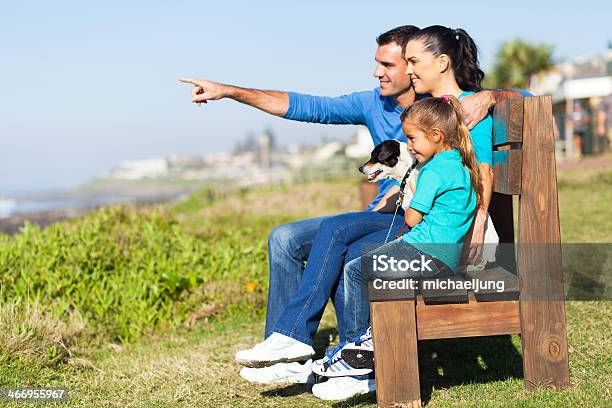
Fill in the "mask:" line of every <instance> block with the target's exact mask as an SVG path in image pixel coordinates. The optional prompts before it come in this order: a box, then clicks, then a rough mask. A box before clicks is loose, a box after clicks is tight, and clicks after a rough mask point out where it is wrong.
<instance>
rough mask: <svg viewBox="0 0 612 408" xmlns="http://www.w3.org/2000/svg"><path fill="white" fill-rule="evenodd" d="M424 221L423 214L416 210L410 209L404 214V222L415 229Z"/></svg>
mask: <svg viewBox="0 0 612 408" xmlns="http://www.w3.org/2000/svg"><path fill="white" fill-rule="evenodd" d="M422 220H423V213H422V212H420V211H417V210H415V209H414V208H411V207H408V208H407V209H406V212H405V213H404V222H405V223H406V224H408V225H409V226H410V228H414V226H415V225H417V224H418V223H419V222H421V221H422Z"/></svg>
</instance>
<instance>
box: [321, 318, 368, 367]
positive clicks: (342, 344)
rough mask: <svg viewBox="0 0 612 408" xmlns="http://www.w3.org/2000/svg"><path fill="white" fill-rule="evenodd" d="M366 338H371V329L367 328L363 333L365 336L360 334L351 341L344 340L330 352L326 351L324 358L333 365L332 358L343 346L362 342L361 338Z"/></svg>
mask: <svg viewBox="0 0 612 408" xmlns="http://www.w3.org/2000/svg"><path fill="white" fill-rule="evenodd" d="M368 337H372V327H371V326H370V327H368V330H367V331H366V332H365V334H360V335H358V336H355V337H353V339H352V340H344V341H341V342H340V343H338V345H337V346H336V347H334V348H333V349H332V350H331V351H328V352H327V353H325V356H326V357H327V359H328V360H329V361H330V362H332V363H334V360H333V358H334V356H335V355H336V353H337V352H338V351H340V350H341V349H342V348H343V347H344V346H346V345H347V344H348V343H360V342H361V341H362V340H361V339H362V338H364V339H367V338H368Z"/></svg>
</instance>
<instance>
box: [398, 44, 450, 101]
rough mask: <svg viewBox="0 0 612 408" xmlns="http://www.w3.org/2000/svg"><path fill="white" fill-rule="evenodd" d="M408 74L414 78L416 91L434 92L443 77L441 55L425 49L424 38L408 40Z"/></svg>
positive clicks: (420, 92) (413, 84)
mask: <svg viewBox="0 0 612 408" xmlns="http://www.w3.org/2000/svg"><path fill="white" fill-rule="evenodd" d="M404 57H405V58H406V63H407V67H406V74H407V75H409V76H410V78H411V79H412V86H414V91H415V92H416V93H419V94H424V93H433V92H434V91H435V89H436V88H437V87H438V85H439V83H440V78H441V73H442V71H441V69H440V67H441V64H440V57H439V56H438V57H435V56H434V55H433V54H431V53H430V52H427V51H425V49H424V44H423V41H422V40H414V41H408V44H407V45H406V54H405V55H404Z"/></svg>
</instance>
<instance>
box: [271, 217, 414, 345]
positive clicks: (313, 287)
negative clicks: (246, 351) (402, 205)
mask: <svg viewBox="0 0 612 408" xmlns="http://www.w3.org/2000/svg"><path fill="white" fill-rule="evenodd" d="M392 218H393V214H391V213H379V212H371V211H362V212H355V213H347V214H341V215H336V216H332V217H323V218H315V219H312V220H305V221H298V222H295V223H290V224H285V225H281V226H280V227H277V228H275V229H274V230H273V231H272V233H271V234H270V239H269V241H268V251H269V258H270V289H269V292H268V310H267V314H266V333H265V334H266V337H267V336H269V335H270V334H271V333H272V332H278V333H282V334H285V335H287V336H289V337H292V338H294V339H296V340H298V341H301V342H303V343H306V344H312V339H313V338H314V335H315V333H316V331H317V328H318V326H319V323H320V321H321V317H322V315H323V311H324V310H325V306H326V304H327V300H328V299H329V298H330V297H331V299H332V302H333V304H334V308H335V309H336V319H337V321H338V332H339V333H340V338H341V340H344V339H345V331H346V330H345V328H344V298H345V296H344V283H343V282H342V277H343V273H342V271H343V266H344V264H345V259H347V255H348V256H351V257H357V256H359V255H361V254H360V252H359V250H360V248H361V247H362V245H363V244H364V243H373V242H380V243H382V242H384V238H385V235H386V233H387V230H388V228H389V226H390V224H391V220H392ZM402 224H403V214H398V215H397V217H396V219H395V223H394V226H393V230H392V232H391V234H392V236H393V234H396V233H397V231H398V230H399V228H400V227H401V225H402ZM370 235H371V236H370ZM306 259H308V262H307V263H306V266H305V268H304V261H305V260H306ZM351 259H352V258H351Z"/></svg>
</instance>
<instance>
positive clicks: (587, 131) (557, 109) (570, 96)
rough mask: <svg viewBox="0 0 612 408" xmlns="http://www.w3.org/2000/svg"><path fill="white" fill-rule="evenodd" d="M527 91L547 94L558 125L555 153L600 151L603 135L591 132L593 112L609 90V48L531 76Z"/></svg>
mask: <svg viewBox="0 0 612 408" xmlns="http://www.w3.org/2000/svg"><path fill="white" fill-rule="evenodd" d="M530 91H531V92H532V93H534V94H536V95H551V96H552V103H553V116H554V117H555V121H556V123H557V126H558V127H559V139H558V140H557V156H558V157H559V156H561V157H569V158H575V157H580V156H581V155H582V154H596V153H602V152H604V151H605V150H606V148H607V145H606V143H607V142H606V140H605V137H599V136H597V135H596V134H595V117H596V115H595V113H596V112H597V110H598V109H599V105H600V103H601V100H602V98H603V97H605V96H607V95H610V94H612V49H608V50H607V51H606V52H604V53H601V54H597V55H592V56H589V57H583V58H576V59H572V60H569V61H566V62H564V63H561V64H559V65H557V66H556V67H555V70H553V71H551V72H549V73H547V74H544V75H536V76H534V78H532V81H531V87H530Z"/></svg>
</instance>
